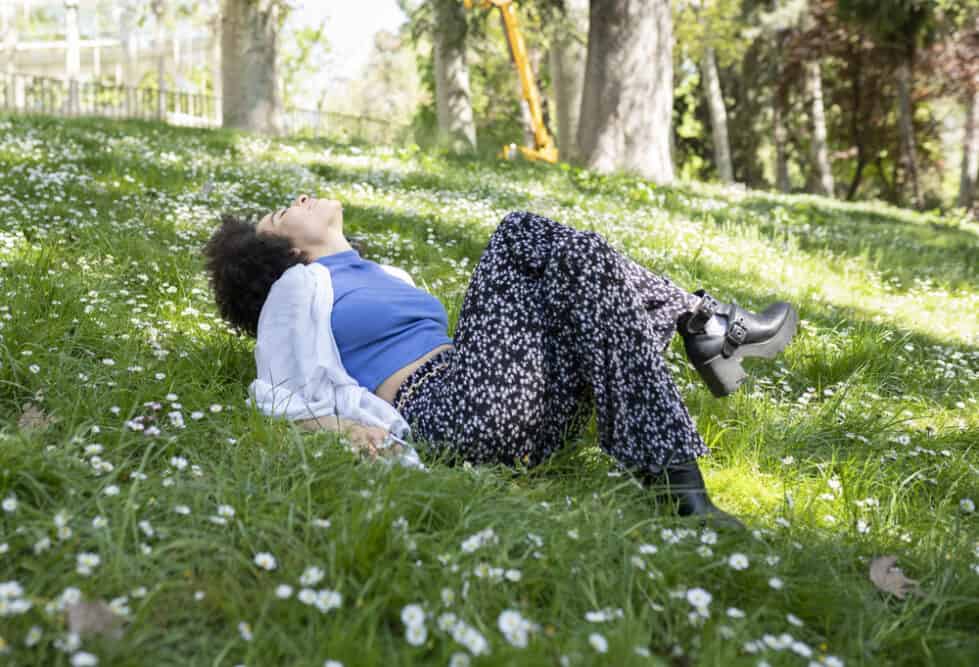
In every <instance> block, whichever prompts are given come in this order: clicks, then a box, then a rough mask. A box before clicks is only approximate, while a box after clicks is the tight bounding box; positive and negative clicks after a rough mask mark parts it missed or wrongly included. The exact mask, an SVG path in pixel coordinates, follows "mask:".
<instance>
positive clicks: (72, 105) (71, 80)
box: [65, 0, 82, 114]
mask: <svg viewBox="0 0 979 667" xmlns="http://www.w3.org/2000/svg"><path fill="white" fill-rule="evenodd" d="M65 37H66V38H67V39H66V41H67V48H66V49H65V78H67V79H68V113H70V114H76V113H78V111H79V108H78V102H79V100H78V78H79V76H81V70H82V56H81V47H80V45H79V41H80V38H79V34H78V0H65Z"/></svg>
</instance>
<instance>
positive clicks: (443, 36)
mask: <svg viewBox="0 0 979 667" xmlns="http://www.w3.org/2000/svg"><path fill="white" fill-rule="evenodd" d="M434 2H435V19H436V22H435V23H436V24H435V35H434V36H433V37H434V51H435V98H436V111H437V115H438V126H439V141H440V143H442V144H444V145H446V146H447V147H448V148H449V150H451V151H453V152H455V153H464V152H468V151H472V150H474V149H475V148H476V124H475V122H474V120H473V108H472V97H471V95H470V92H469V68H468V66H467V65H466V17H465V14H464V13H463V12H464V8H463V5H462V3H461V2H456V0H434Z"/></svg>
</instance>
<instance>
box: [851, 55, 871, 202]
mask: <svg viewBox="0 0 979 667" xmlns="http://www.w3.org/2000/svg"><path fill="white" fill-rule="evenodd" d="M850 56H851V57H850V60H851V61H852V62H853V75H852V85H851V87H850V92H851V95H850V97H851V103H850V140H851V141H853V143H854V145H856V147H857V168H856V170H855V171H854V174H853V179H852V180H851V181H850V186H849V187H848V188H847V191H846V199H847V201H851V200H853V198H854V196H856V194H857V189H858V188H859V187H860V181H861V179H862V178H863V167H864V165H865V164H866V163H867V157H866V149H865V148H864V146H863V134H862V132H861V131H860V130H861V128H860V118H861V117H862V116H861V114H860V107H861V105H862V104H863V80H862V78H861V77H862V73H863V57H862V55H861V52H860V50H859V49H857V51H856V53H853V52H852V51H851V53H850Z"/></svg>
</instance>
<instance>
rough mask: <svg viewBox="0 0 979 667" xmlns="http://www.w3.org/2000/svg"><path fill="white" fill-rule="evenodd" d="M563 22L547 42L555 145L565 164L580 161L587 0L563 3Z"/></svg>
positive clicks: (567, 0) (573, 0) (586, 35)
mask: <svg viewBox="0 0 979 667" xmlns="http://www.w3.org/2000/svg"><path fill="white" fill-rule="evenodd" d="M564 8H565V15H564V19H563V20H562V21H561V25H559V26H558V27H557V28H556V29H555V31H554V38H553V42H552V43H551V53H550V56H551V58H550V60H551V81H552V82H553V86H554V102H555V106H556V107H557V109H556V112H557V113H556V115H557V129H556V132H555V134H556V135H557V145H558V149H559V150H560V152H561V158H562V159H563V160H565V161H567V162H576V161H578V160H579V159H580V156H581V151H580V150H579V149H578V113H579V112H580V111H581V91H582V88H583V86H584V82H585V56H586V50H585V40H586V39H587V38H588V0H565V2H564Z"/></svg>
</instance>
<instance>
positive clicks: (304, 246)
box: [256, 195, 343, 252]
mask: <svg viewBox="0 0 979 667" xmlns="http://www.w3.org/2000/svg"><path fill="white" fill-rule="evenodd" d="M342 229H343V206H342V205H341V204H340V202H339V201H337V200H336V199H315V198H313V197H310V196H309V195H299V196H298V197H296V200H295V201H294V202H292V205H291V206H289V207H288V208H283V209H280V210H278V211H273V212H272V213H269V214H268V215H266V216H265V217H264V218H262V219H261V220H259V222H258V226H257V228H256V231H257V232H258V233H259V234H272V235H275V236H283V237H285V238H287V239H289V241H290V242H291V243H292V245H293V247H294V248H298V249H299V250H302V251H304V252H307V251H311V250H314V249H316V248H318V247H320V246H322V245H323V244H325V243H326V242H327V241H328V239H329V238H330V235H331V234H332V235H334V236H335V234H336V231H341V232H342Z"/></svg>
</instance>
